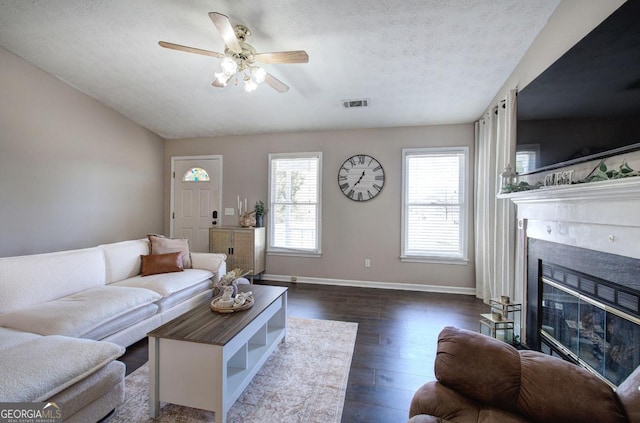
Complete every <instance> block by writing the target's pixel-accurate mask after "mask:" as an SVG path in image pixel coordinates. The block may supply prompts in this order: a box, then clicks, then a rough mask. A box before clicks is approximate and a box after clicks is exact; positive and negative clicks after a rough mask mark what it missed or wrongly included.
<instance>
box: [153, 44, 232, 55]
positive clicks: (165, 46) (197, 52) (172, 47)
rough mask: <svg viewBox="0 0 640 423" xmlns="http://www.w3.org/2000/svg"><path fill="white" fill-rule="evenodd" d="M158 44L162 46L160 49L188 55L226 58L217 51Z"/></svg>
mask: <svg viewBox="0 0 640 423" xmlns="http://www.w3.org/2000/svg"><path fill="white" fill-rule="evenodd" d="M158 44H159V45H160V47H164V48H170V49H173V50H180V51H186V52H187V53H195V54H201V55H203V56H211V57H218V58H222V57H224V54H222V53H217V52H215V51H209V50H202V49H200V48H195V47H187V46H181V45H180V44H174V43H168V42H166V41H158Z"/></svg>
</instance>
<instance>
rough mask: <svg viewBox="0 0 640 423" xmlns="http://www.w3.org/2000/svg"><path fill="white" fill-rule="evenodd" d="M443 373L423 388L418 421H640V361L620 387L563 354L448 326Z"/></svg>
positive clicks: (416, 402)
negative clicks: (518, 346)
mask: <svg viewBox="0 0 640 423" xmlns="http://www.w3.org/2000/svg"><path fill="white" fill-rule="evenodd" d="M435 375H436V379H437V380H436V381H433V382H429V383H427V384H425V385H423V386H422V387H421V388H420V389H418V391H417V392H416V393H415V395H414V397H413V400H412V401H411V407H410V410H409V417H410V420H409V421H410V422H411V423H437V422H452V423H453V422H455V423H458V422H459V423H462V422H464V423H477V422H483V423H484V422H487V423H489V422H492V423H493V422H500V423H503V422H504V423H512V422H513V423H516V422H517V423H521V422H545V423H549V422H558V423H560V422H562V423H571V422H576V423H578V422H580V423H583V422H616V423H617V422H634V423H640V367H638V368H637V369H636V370H635V371H634V372H633V373H632V374H631V375H630V376H629V377H628V378H627V379H626V380H625V381H624V382H623V383H622V384H621V385H620V386H619V387H618V388H617V389H616V390H615V391H614V390H612V389H611V388H610V387H609V385H607V384H606V383H605V382H604V381H602V380H601V379H599V378H598V377H597V376H595V375H593V374H591V373H589V372H588V371H587V370H585V369H583V368H581V367H579V366H576V365H574V364H571V363H569V362H566V361H564V360H561V359H559V358H555V357H551V356H549V355H545V354H542V353H540V352H536V351H519V350H517V349H515V348H514V347H512V346H511V345H508V344H506V343H504V342H501V341H498V340H496V339H494V338H490V337H488V336H485V335H481V334H479V333H476V332H471V331H467V330H463V329H457V328H453V327H446V328H444V329H443V330H442V331H441V332H440V335H439V336H438V351H437V355H436V362H435Z"/></svg>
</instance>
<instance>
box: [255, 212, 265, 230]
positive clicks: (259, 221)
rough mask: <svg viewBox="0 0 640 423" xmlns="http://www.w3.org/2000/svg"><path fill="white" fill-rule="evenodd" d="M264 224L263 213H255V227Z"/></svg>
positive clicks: (260, 226)
mask: <svg viewBox="0 0 640 423" xmlns="http://www.w3.org/2000/svg"><path fill="white" fill-rule="evenodd" d="M263 226H264V215H262V214H257V215H256V228H262V227H263Z"/></svg>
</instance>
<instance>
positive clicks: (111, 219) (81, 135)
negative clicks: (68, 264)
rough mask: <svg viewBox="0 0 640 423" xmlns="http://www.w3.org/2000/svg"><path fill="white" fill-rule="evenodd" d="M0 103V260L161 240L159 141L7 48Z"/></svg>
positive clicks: (0, 56)
mask: <svg viewBox="0 0 640 423" xmlns="http://www.w3.org/2000/svg"><path fill="white" fill-rule="evenodd" d="M0 99H2V100H1V102H0V257H5V256H13V255H23V254H33V253H39V252H49V251H58V250H64V249H73V248H83V247H89V246H94V245H98V244H100V243H106V242H112V241H119V240H125V239H133V238H138V237H143V236H144V235H145V234H146V233H147V232H161V231H162V225H163V222H162V220H163V212H162V206H163V188H162V184H163V182H162V178H163V157H164V140H163V139H162V138H160V137H158V136H157V135H155V134H154V133H152V132H150V131H148V130H146V129H144V128H142V127H141V126H139V125H137V124H135V123H133V122H132V121H131V120H129V119H126V118H125V117H123V116H121V115H119V114H117V113H116V112H114V111H113V110H111V109H109V108H108V107H106V106H104V105H102V104H100V103H99V102H98V101H96V100H95V99H93V98H91V97H89V96H87V95H85V94H82V93H80V92H79V91H77V90H75V89H73V88H71V87H70V86H68V85H66V84H65V83H63V82H61V81H60V80H58V79H56V78H54V77H52V76H51V75H49V74H47V73H45V72H43V71H41V70H40V69H38V68H36V67H34V66H33V65H31V64H29V63H27V62H26V61H24V60H22V59H21V58H19V57H17V56H15V55H14V54H12V53H10V52H8V51H7V50H5V49H2V48H0Z"/></svg>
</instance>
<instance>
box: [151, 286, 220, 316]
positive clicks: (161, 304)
mask: <svg viewBox="0 0 640 423" xmlns="http://www.w3.org/2000/svg"><path fill="white" fill-rule="evenodd" d="M206 290H210V292H211V297H213V291H211V280H209V279H208V280H206V281H203V282H200V283H197V284H195V285H191V286H190V287H188V288H185V289H183V290H182V291H177V292H174V293H173V294H171V295H169V296H168V297H164V298H162V299H161V300H160V301H158V302H156V304H157V305H158V313H163V312H164V311H166V310H169V309H170V308H173V306H175V305H177V304H180V303H182V302H184V301H186V300H188V299H189V298H192V297H195V296H196V295H198V294H200V293H201V292H204V291H206Z"/></svg>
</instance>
